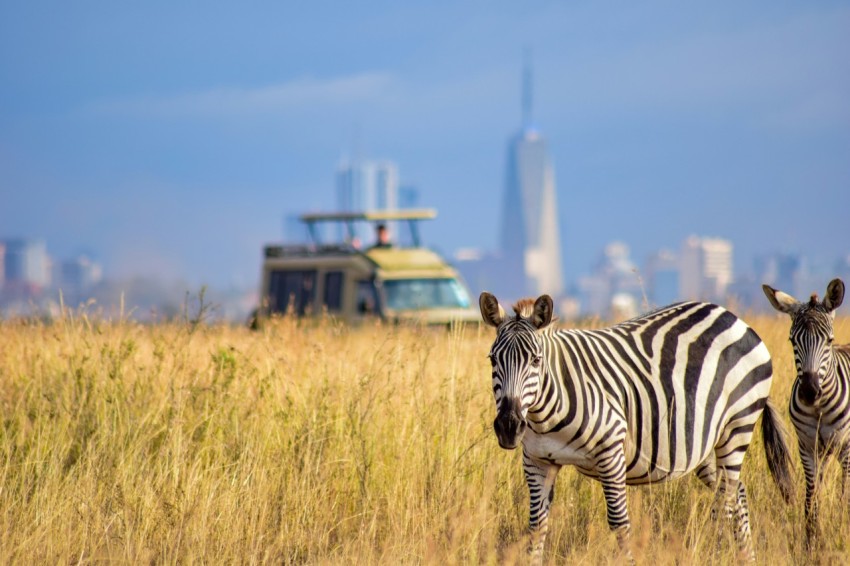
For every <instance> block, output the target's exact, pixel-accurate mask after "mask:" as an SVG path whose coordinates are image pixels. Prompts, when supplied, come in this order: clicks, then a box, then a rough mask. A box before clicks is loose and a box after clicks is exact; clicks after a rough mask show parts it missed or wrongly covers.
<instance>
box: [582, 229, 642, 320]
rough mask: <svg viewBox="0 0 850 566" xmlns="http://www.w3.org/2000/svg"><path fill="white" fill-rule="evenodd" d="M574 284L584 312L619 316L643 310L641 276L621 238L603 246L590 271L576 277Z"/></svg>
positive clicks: (628, 315)
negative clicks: (579, 277) (588, 273)
mask: <svg viewBox="0 0 850 566" xmlns="http://www.w3.org/2000/svg"><path fill="white" fill-rule="evenodd" d="M578 286H579V291H580V295H581V299H582V301H581V304H582V313H583V314H584V315H599V316H603V317H608V318H609V319H611V320H622V319H624V318H630V317H633V316H635V315H636V314H637V313H638V312H640V311H641V310H645V309H644V308H643V303H644V300H643V295H644V291H643V289H642V287H641V280H640V278H639V277H638V271H637V268H636V267H635V264H634V263H633V262H632V260H631V257H630V250H629V246H627V245H626V244H624V243H623V242H611V243H610V244H608V245H607V246H605V249H604V250H603V252H602V255H601V256H600V258H599V260H598V261H597V263H596V266H595V267H594V269H593V273H592V274H591V275H590V276H586V277H583V278H581V279H579V283H578Z"/></svg>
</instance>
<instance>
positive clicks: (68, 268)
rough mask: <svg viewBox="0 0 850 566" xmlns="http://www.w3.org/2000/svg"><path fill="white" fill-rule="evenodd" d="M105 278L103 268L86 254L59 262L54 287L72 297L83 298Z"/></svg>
mask: <svg viewBox="0 0 850 566" xmlns="http://www.w3.org/2000/svg"><path fill="white" fill-rule="evenodd" d="M102 279H103V268H102V267H101V265H100V264H99V263H97V262H95V261H93V260H92V259H91V258H90V257H88V256H86V255H80V256H77V257H76V258H74V259H70V260H65V261H62V262H60V263H59V265H58V269H57V272H56V274H55V275H54V287H56V288H58V289H60V290H61V291H62V292H63V293H65V294H66V295H68V296H70V297H75V298H77V299H80V300H83V299H84V298H85V297H83V295H84V294H85V293H86V292H87V291H90V290H91V289H92V288H93V287H94V286H95V285H97V284H98V283H100V281H101V280H102Z"/></svg>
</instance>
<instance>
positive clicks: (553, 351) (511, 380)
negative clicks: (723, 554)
mask: <svg viewBox="0 0 850 566" xmlns="http://www.w3.org/2000/svg"><path fill="white" fill-rule="evenodd" d="M479 306H480V309H481V315H482V318H483V319H484V322H485V323H486V324H488V325H490V326H493V327H495V328H496V329H497V330H496V339H495V341H494V342H493V345H492V347H491V349H490V352H489V358H490V362H491V364H492V368H493V393H494V396H495V400H496V410H497V416H496V419H495V421H494V423H493V427H494V429H495V433H496V438H497V440H498V442H499V446H501V447H502V448H504V449H515V448H517V447H518V446H519V445H520V444H522V463H523V471H524V473H525V480H526V483H527V484H528V490H529V494H530V514H529V530H530V532H531V539H530V548H529V550H530V553H531V561H532V563H533V564H540V563H542V560H543V545H544V542H545V539H546V534H547V532H548V529H549V527H548V518H549V508H550V505H551V503H552V499H553V497H554V486H555V479H556V477H557V475H558V471H559V470H560V469H561V467H562V466H565V465H572V466H575V468H577V469H578V471H579V472H580V473H581V474H583V475H585V476H588V477H590V478H594V479H596V480H598V481H600V482H601V483H602V491H603V493H604V496H605V502H606V508H607V519H608V526H609V528H610V529H611V530H612V531H613V532H614V533H615V535H616V538H617V541H618V543H619V546H620V549H621V552H622V553H623V554H624V555H625V557H626V558H627V559H628V560H630V561H631V560H633V558H632V554H631V550H630V544H629V529H630V523H629V514H628V509H627V507H626V485H640V484H650V483H655V482H662V481H666V480H670V479H673V478H677V477H680V476H683V475H685V474H687V473H689V472H691V471H694V470H695V471H696V475H697V477H698V478H699V479H700V480H701V481H702V483H703V484H705V485H706V486H708V487H709V488H712V489H716V496H715V502H714V505H713V509H712V517H716V515H717V513H718V512H725V514H726V516H727V517H728V518H729V520H730V521H731V522H732V524H733V525H734V527H735V535H736V536H735V538H736V541H737V543H738V547H739V550H740V551H741V552H743V553H744V554H745V556H746V557H748V558H750V559H753V558H754V556H755V555H754V552H753V549H752V542H751V537H750V525H749V511H748V507H747V495H746V489H745V487H744V484H743V483H742V482H741V481H740V473H741V464H742V463H743V460H744V454H745V452H746V450H747V447H748V446H749V444H750V440H751V438H752V435H753V429H754V427H755V424H756V420H757V419H758V418H759V415H762V425H761V426H762V434H763V436H764V444H765V453H766V455H767V462H768V467H769V469H770V472H771V474H772V476H773V479H774V481H775V482H776V484H777V485H778V487H779V489H780V492H781V493H782V496H783V498H784V499H785V501H786V502H788V501H790V498H791V497H792V489H793V482H792V481H791V479H790V455H789V452H788V448H787V446H786V443H785V439H784V435H785V433H784V431H783V429H782V427H781V425H780V422H779V421H778V415H777V412H776V410H775V409H774V408H773V406H772V405H771V404H770V403H769V402H768V393H769V391H770V384H771V379H772V374H773V369H772V364H771V359H770V354H769V353H768V350H767V348H766V347H765V345H764V343H763V342H762V341H761V339H760V338H759V337H758V336H757V335H756V333H755V332H754V331H753V330H752V329H751V328H749V327H748V326H747V325H746V324H745V323H744V322H743V321H741V320H740V319H738V318H737V317H736V316H735V315H733V314H732V313H730V312H729V311H727V310H725V309H723V308H722V307H719V306H717V305H713V304H708V303H698V302H683V303H677V304H674V305H671V306H669V307H666V308H661V309H659V310H656V311H653V312H651V313H648V314H646V315H644V316H641V317H639V318H634V319H632V320H629V321H626V322H623V323H620V324H617V325H615V326H611V327H609V328H604V329H599V330H561V329H555V328H553V327H552V326H550V323H551V322H552V314H553V302H552V298H551V297H550V296H549V295H542V296H540V297H539V298H537V299H536V300H533V299H523V300H521V301H519V302H518V303H517V304H516V305H514V307H513V308H514V313H515V314H514V316H510V317H509V316H506V315H505V311H504V309H503V308H502V307H501V306H500V305H499V302H498V300H497V299H496V297H494V296H493V295H492V294H490V293H487V292H484V293H482V294H481V296H480V298H479Z"/></svg>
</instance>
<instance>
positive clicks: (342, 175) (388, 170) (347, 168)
mask: <svg viewBox="0 0 850 566" xmlns="http://www.w3.org/2000/svg"><path fill="white" fill-rule="evenodd" d="M336 190H337V207H338V209H339V210H340V211H346V212H361V211H364V210H395V209H396V208H398V167H397V166H396V164H395V163H393V162H392V161H348V160H344V161H342V162H341V163H340V164H339V166H338V167H337V171H336Z"/></svg>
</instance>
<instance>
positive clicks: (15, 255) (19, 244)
mask: <svg viewBox="0 0 850 566" xmlns="http://www.w3.org/2000/svg"><path fill="white" fill-rule="evenodd" d="M3 247H4V248H5V253H4V254H3V272H4V273H3V289H4V291H6V292H11V293H14V294H23V295H30V294H38V293H41V292H42V291H43V290H44V289H45V288H46V287H48V286H49V285H50V258H49V256H48V255H47V246H46V244H45V243H44V241H42V240H27V239H10V240H6V241H4V242H3Z"/></svg>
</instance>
